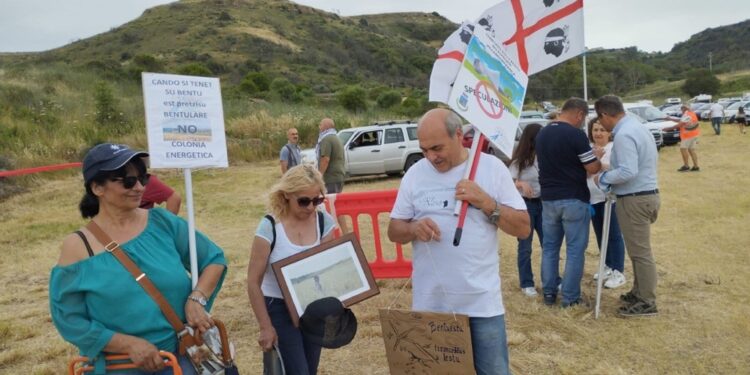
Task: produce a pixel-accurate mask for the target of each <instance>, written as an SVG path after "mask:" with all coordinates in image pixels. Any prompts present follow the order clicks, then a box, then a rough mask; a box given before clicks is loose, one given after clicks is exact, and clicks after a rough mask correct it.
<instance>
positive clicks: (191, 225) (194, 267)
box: [183, 168, 198, 289]
mask: <svg viewBox="0 0 750 375" xmlns="http://www.w3.org/2000/svg"><path fill="white" fill-rule="evenodd" d="M183 172H184V174H185V195H187V214H188V244H189V246H190V278H191V280H192V282H193V289H195V287H196V286H197V285H198V253H197V252H196V250H195V215H194V211H193V176H192V175H191V173H190V168H185V169H184V170H183Z"/></svg>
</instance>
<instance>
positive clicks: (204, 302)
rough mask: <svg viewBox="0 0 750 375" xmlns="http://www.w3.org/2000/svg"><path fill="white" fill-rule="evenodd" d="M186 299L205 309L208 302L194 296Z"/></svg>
mask: <svg viewBox="0 0 750 375" xmlns="http://www.w3.org/2000/svg"><path fill="white" fill-rule="evenodd" d="M188 299H189V300H191V301H193V302H196V303H198V304H199V305H201V306H203V307H206V304H207V303H208V301H206V299H205V298H203V297H196V296H193V295H189V296H188Z"/></svg>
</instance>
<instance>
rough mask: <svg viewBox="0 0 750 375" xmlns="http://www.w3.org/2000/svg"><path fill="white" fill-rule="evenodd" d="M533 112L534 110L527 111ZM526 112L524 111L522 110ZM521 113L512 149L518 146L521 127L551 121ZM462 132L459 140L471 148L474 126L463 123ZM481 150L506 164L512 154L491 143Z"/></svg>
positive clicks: (544, 123) (545, 123)
mask: <svg viewBox="0 0 750 375" xmlns="http://www.w3.org/2000/svg"><path fill="white" fill-rule="evenodd" d="M529 112H534V111H529ZM523 113H526V112H523ZM523 113H522V114H521V120H520V121H519V123H518V128H516V140H515V142H514V143H513V149H514V150H515V149H516V146H518V141H519V140H521V133H523V129H524V128H526V125H529V124H539V125H542V126H545V125H547V124H549V123H550V122H551V121H550V120H547V119H544V118H540V117H536V116H534V117H526V118H524V115H523ZM463 132H464V138H463V139H462V140H461V143H462V144H463V146H464V147H466V148H471V142H472V141H473V140H474V128H473V127H472V126H471V125H464V128H463ZM482 152H485V153H487V154H490V155H495V157H497V158H498V159H500V160H501V161H502V162H503V163H505V164H506V165H507V164H509V163H510V158H511V157H512V156H513V155H512V153H511V155H505V154H504V153H503V152H502V151H500V150H498V149H496V148H495V147H494V146H493V145H492V144H491V143H488V144H487V145H486V146H485V149H483V150H482Z"/></svg>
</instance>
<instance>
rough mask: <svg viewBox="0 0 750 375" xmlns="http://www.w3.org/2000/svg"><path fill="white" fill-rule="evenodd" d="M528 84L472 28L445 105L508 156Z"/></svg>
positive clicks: (479, 30)
mask: <svg viewBox="0 0 750 375" xmlns="http://www.w3.org/2000/svg"><path fill="white" fill-rule="evenodd" d="M528 82H529V78H528V76H527V75H526V74H524V73H523V71H522V70H521V68H520V67H519V66H518V65H517V64H516V63H515V62H514V60H513V59H512V58H511V57H510V56H509V55H508V53H507V52H506V51H505V48H504V47H502V46H501V45H499V44H498V43H497V42H496V41H495V39H494V38H491V37H490V36H489V35H488V34H487V32H486V31H485V30H484V29H483V28H475V30H474V36H473V37H472V38H471V41H470V42H469V45H468V47H467V48H466V54H465V55H464V60H463V63H462V64H461V70H460V71H459V72H458V76H457V77H456V82H455V83H454V84H453V89H452V90H451V94H450V97H449V98H448V105H450V106H451V108H453V110H454V111H456V112H457V113H458V114H459V115H461V116H463V118H465V119H466V120H467V121H469V122H470V123H472V124H473V125H474V126H475V127H476V128H477V129H479V131H480V132H481V133H482V134H484V136H485V137H486V138H487V140H489V141H490V142H492V143H493V144H494V145H495V147H496V148H497V149H499V150H500V151H502V152H503V153H504V154H505V155H506V156H509V157H510V156H511V154H512V153H513V143H514V141H515V139H516V129H517V127H518V121H519V117H520V115H521V108H522V107H523V99H524V97H525V95H526V85H527V84H528Z"/></svg>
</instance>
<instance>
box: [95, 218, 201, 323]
mask: <svg viewBox="0 0 750 375" xmlns="http://www.w3.org/2000/svg"><path fill="white" fill-rule="evenodd" d="M86 229H88V230H89V231H90V232H91V234H93V235H94V237H95V238H96V240H97V241H99V242H100V243H102V244H104V249H105V250H107V252H108V253H110V254H112V255H113V256H114V257H115V258H116V259H117V260H118V261H120V263H122V265H123V267H125V269H127V270H128V272H130V274H131V275H133V278H135V281H136V282H137V283H138V284H139V285H140V286H141V287H142V288H143V290H145V291H146V293H148V295H149V296H150V297H151V298H153V300H154V301H155V302H156V304H157V305H159V309H160V310H161V312H162V313H163V314H164V316H165V317H166V318H167V320H168V321H169V324H171V325H172V328H173V329H174V330H175V332H177V336H178V337H180V336H182V335H184V333H185V332H187V330H186V329H187V328H186V326H185V323H183V322H182V320H180V317H179V316H177V313H175V312H174V310H173V309H172V306H170V305H169V302H167V300H166V299H165V298H164V296H163V295H162V294H161V292H159V289H157V288H156V286H155V285H154V283H152V282H151V279H149V278H148V276H147V275H146V274H145V273H143V272H142V271H141V269H140V268H138V266H137V265H136V264H135V263H134V262H133V260H132V259H130V257H129V256H128V254H126V253H125V252H124V251H123V250H122V248H120V244H118V243H117V242H115V241H113V240H112V238H111V237H110V236H109V235H107V233H105V232H104V230H102V228H101V227H99V225H97V224H96V223H95V222H94V221H93V220H92V221H90V222H89V223H88V224H87V225H86ZM188 336H190V335H188Z"/></svg>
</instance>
